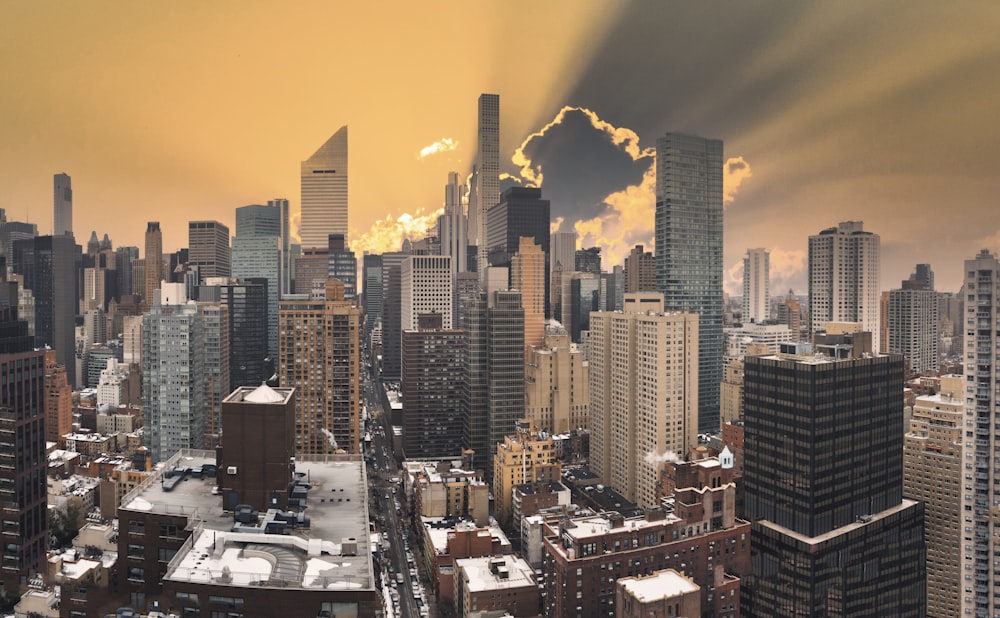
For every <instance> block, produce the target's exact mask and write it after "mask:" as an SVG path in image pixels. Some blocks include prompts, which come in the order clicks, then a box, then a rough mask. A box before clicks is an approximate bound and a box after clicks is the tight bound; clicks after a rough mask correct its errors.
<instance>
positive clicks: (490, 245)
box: [486, 187, 551, 314]
mask: <svg viewBox="0 0 1000 618" xmlns="http://www.w3.org/2000/svg"><path fill="white" fill-rule="evenodd" d="M522 236H523V237H528V238H532V239H534V241H535V244H537V245H538V246H540V247H541V248H542V251H543V252H544V253H545V311H546V314H548V312H549V310H550V309H549V307H550V305H549V302H550V299H549V238H550V237H551V233H550V231H549V200H543V199H542V190H541V189H537V188H534V187H511V188H509V189H507V190H506V191H504V192H503V194H501V195H500V203H499V204H497V205H496V206H492V207H490V209H489V211H488V212H487V213H486V251H487V254H488V256H489V265H490V266H506V267H508V268H509V267H510V265H511V259H512V258H513V257H514V254H515V253H517V251H518V248H519V247H520V245H521V237H522Z"/></svg>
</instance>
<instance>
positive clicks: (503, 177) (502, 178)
mask: <svg viewBox="0 0 1000 618" xmlns="http://www.w3.org/2000/svg"><path fill="white" fill-rule="evenodd" d="M505 180H509V181H510V182H515V183H517V184H519V185H521V184H524V181H523V180H521V179H520V178H518V177H517V176H515V175H513V174H508V173H507V172H501V173H500V182H503V181H505Z"/></svg>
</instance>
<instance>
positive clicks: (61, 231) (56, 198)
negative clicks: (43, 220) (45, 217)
mask: <svg viewBox="0 0 1000 618" xmlns="http://www.w3.org/2000/svg"><path fill="white" fill-rule="evenodd" d="M52 185H53V186H52V193H53V196H52V197H53V218H52V235H53V236H72V235H73V182H72V179H71V178H70V177H69V174H56V175H55V176H53V177H52Z"/></svg>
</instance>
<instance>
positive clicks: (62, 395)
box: [45, 350, 73, 444]
mask: <svg viewBox="0 0 1000 618" xmlns="http://www.w3.org/2000/svg"><path fill="white" fill-rule="evenodd" d="M71 431H73V388H72V387H71V386H70V385H69V381H68V380H67V379H66V367H64V366H62V365H60V364H59V363H57V362H56V353H55V351H54V350H46V351H45V439H46V440H48V441H49V442H56V443H58V444H63V443H64V440H63V439H62V436H63V435H64V434H67V433H69V432H71Z"/></svg>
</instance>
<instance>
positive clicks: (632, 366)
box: [589, 292, 699, 509]
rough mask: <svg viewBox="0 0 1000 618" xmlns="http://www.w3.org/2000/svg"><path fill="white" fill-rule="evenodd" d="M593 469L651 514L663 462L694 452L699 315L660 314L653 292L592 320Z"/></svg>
mask: <svg viewBox="0 0 1000 618" xmlns="http://www.w3.org/2000/svg"><path fill="white" fill-rule="evenodd" d="M590 327H591V331H590V341H591V348H590V364H589V371H590V429H591V436H590V467H591V469H592V470H593V471H594V472H595V473H596V474H598V475H600V476H601V478H602V479H603V481H604V483H605V484H607V485H610V486H611V487H613V488H614V489H615V490H617V491H619V492H621V493H622V495H624V496H625V497H626V498H627V499H629V500H632V501H634V502H636V503H637V504H639V505H640V506H642V507H644V508H650V509H651V508H656V507H657V506H659V502H658V500H657V499H656V483H657V481H658V479H659V468H660V466H661V465H662V463H663V462H664V461H666V460H667V459H669V458H673V457H676V456H677V454H681V455H683V454H685V453H687V452H688V450H689V449H691V448H693V447H694V446H697V440H698V428H697V410H698V389H697V384H698V371H699V367H698V364H697V358H698V316H697V315H696V314H694V313H689V312H670V313H666V312H664V307H663V296H662V295H661V294H658V293H655V292H642V293H635V294H626V295H625V310H624V312H608V311H601V312H596V313H594V314H592V315H591V317H590Z"/></svg>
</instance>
